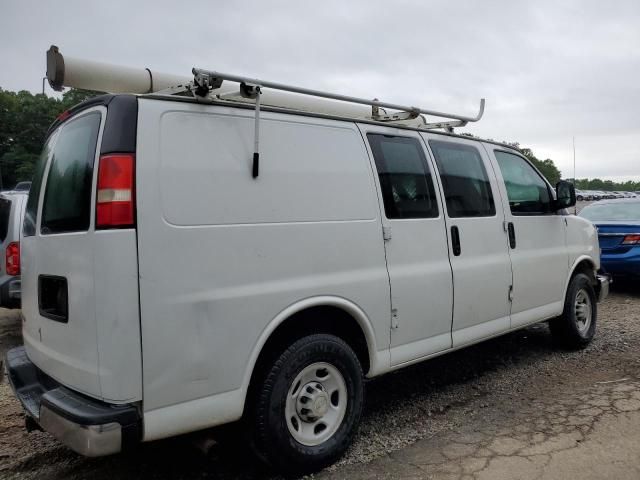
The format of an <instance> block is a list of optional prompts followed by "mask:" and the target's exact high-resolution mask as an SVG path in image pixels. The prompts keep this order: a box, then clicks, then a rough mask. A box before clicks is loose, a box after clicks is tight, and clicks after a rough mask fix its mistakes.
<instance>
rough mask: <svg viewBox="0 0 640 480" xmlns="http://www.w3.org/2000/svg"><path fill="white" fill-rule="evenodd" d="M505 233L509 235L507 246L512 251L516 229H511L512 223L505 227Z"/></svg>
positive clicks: (514, 245) (514, 246)
mask: <svg viewBox="0 0 640 480" xmlns="http://www.w3.org/2000/svg"><path fill="white" fill-rule="evenodd" d="M507 232H508V234H509V246H510V247H511V248H512V249H513V248H516V229H515V228H514V227H513V222H509V224H508V225H507Z"/></svg>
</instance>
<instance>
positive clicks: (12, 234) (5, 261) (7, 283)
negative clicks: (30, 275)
mask: <svg viewBox="0 0 640 480" xmlns="http://www.w3.org/2000/svg"><path fill="white" fill-rule="evenodd" d="M27 193H28V192H23V191H17V190H16V191H9V192H2V193H0V252H2V256H3V257H4V258H2V261H0V306H2V307H5V308H20V239H21V237H22V219H23V218H24V210H25V205H26V204H27Z"/></svg>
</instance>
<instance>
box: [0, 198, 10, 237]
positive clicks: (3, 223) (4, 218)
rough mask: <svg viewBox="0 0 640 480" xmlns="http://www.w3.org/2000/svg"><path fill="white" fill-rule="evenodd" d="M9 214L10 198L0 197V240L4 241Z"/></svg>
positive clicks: (7, 229) (7, 228)
mask: <svg viewBox="0 0 640 480" xmlns="http://www.w3.org/2000/svg"><path fill="white" fill-rule="evenodd" d="M10 216H11V200H9V199H8V198H0V242H4V239H5V238H7V232H8V231H9V217H10Z"/></svg>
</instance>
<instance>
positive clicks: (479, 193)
mask: <svg viewBox="0 0 640 480" xmlns="http://www.w3.org/2000/svg"><path fill="white" fill-rule="evenodd" d="M429 145H430V146H431V150H432V151H433V155H434V157H435V159H436V163H437V165H438V170H440V178H441V180H442V188H443V190H444V195H445V198H446V201H447V213H448V214H449V217H451V218H460V217H492V216H493V215H495V214H496V208H495V204H494V201H493V194H492V193H491V184H490V183H489V177H488V176H487V171H486V170H485V168H484V163H483V161H482V157H481V156H480V153H479V152H478V150H477V149H476V148H475V147H472V146H469V145H462V144H459V143H452V142H443V141H439V140H431V141H429Z"/></svg>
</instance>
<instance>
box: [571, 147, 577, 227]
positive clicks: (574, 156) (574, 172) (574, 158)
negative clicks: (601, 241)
mask: <svg viewBox="0 0 640 480" xmlns="http://www.w3.org/2000/svg"><path fill="white" fill-rule="evenodd" d="M572 138H573V188H575V187H576V185H577V184H578V183H577V182H578V178H577V177H576V136H575V135H574V136H573V137H572ZM573 214H574V215H577V214H578V206H577V205H574V206H573Z"/></svg>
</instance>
